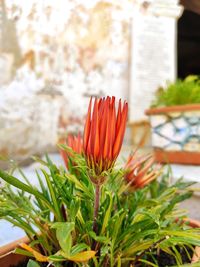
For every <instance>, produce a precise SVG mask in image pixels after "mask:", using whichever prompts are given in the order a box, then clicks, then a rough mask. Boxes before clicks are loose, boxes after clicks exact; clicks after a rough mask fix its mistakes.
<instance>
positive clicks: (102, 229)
mask: <svg viewBox="0 0 200 267" xmlns="http://www.w3.org/2000/svg"><path fill="white" fill-rule="evenodd" d="M108 196H109V207H108V209H107V211H106V214H105V216H104V220H103V224H102V228H101V235H102V234H103V233H104V232H105V229H106V227H107V226H108V222H109V219H110V216H111V208H112V204H113V201H112V196H111V194H110V193H109V194H108Z"/></svg>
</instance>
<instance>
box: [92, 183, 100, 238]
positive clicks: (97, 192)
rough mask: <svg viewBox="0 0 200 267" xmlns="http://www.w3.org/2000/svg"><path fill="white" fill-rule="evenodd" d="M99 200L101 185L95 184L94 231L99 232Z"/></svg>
mask: <svg viewBox="0 0 200 267" xmlns="http://www.w3.org/2000/svg"><path fill="white" fill-rule="evenodd" d="M99 201H100V185H99V184H96V185H95V200H94V220H93V231H94V232H95V233H96V234H97V233H98V225H97V218H98V213H99Z"/></svg>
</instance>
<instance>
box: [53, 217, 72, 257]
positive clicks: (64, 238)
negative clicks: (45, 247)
mask: <svg viewBox="0 0 200 267" xmlns="http://www.w3.org/2000/svg"><path fill="white" fill-rule="evenodd" d="M74 226H75V224H74V222H58V223H54V224H53V225H52V228H54V229H56V237H57V239H58V242H59V244H60V247H61V248H62V250H63V251H64V253H65V255H66V257H67V258H68V257H70V252H71V247H72V236H71V232H72V231H73V230H74Z"/></svg>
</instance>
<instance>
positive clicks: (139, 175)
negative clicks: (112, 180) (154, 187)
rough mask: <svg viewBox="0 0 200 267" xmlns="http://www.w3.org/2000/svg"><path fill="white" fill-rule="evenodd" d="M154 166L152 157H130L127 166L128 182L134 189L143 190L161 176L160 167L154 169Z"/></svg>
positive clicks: (134, 155) (126, 176) (126, 177)
mask: <svg viewBox="0 0 200 267" xmlns="http://www.w3.org/2000/svg"><path fill="white" fill-rule="evenodd" d="M153 164H154V158H153V156H152V155H147V156H136V153H134V154H133V155H130V156H129V158H128V161H127V163H126V165H125V170H127V173H126V174H125V179H126V181H127V182H128V183H129V184H130V186H131V187H132V188H133V189H139V188H143V187H144V186H145V185H147V184H149V183H150V182H151V181H153V180H154V179H156V178H157V177H158V175H159V174H160V171H159V168H158V166H157V167H156V168H154V169H153V168H152V166H153Z"/></svg>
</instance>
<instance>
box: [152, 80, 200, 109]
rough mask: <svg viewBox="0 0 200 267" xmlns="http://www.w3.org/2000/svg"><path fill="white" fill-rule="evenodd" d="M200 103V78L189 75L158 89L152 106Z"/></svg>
mask: <svg viewBox="0 0 200 267" xmlns="http://www.w3.org/2000/svg"><path fill="white" fill-rule="evenodd" d="M197 103H200V78H199V77H198V76H188V77H187V78H186V79H185V80H177V81H176V82H175V83H171V84H169V85H168V86H167V88H160V89H159V90H158V91H157V94H156V97H155V100H154V102H153V104H152V107H162V106H175V105H185V104H197Z"/></svg>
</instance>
